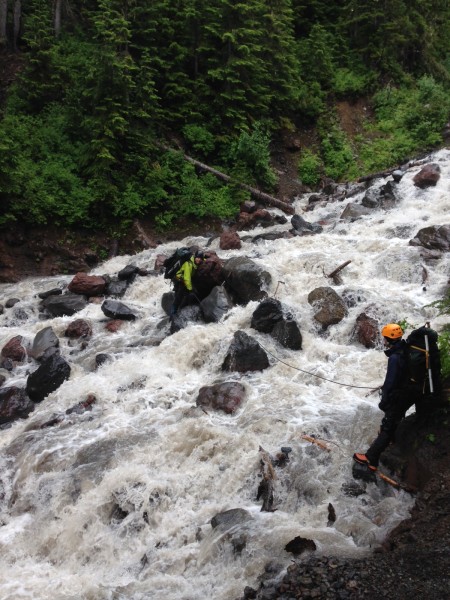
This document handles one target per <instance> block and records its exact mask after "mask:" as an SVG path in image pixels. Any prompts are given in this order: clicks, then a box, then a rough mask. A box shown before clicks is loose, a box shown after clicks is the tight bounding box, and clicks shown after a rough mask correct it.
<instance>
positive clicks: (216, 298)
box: [200, 285, 233, 323]
mask: <svg viewBox="0 0 450 600" xmlns="http://www.w3.org/2000/svg"><path fill="white" fill-rule="evenodd" d="M200 306H201V309H202V312H203V316H204V318H205V321H206V322H207V323H218V322H219V321H220V319H222V317H224V316H225V315H226V313H227V312H228V311H229V310H230V309H231V308H232V307H233V302H232V300H231V298H230V296H229V294H228V293H227V291H226V289H225V288H224V287H223V286H220V285H218V286H216V287H214V288H213V289H212V291H211V293H210V294H209V295H208V296H207V297H206V298H204V299H203V300H202V301H201V303H200Z"/></svg>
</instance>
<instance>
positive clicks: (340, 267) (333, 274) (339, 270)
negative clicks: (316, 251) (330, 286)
mask: <svg viewBox="0 0 450 600" xmlns="http://www.w3.org/2000/svg"><path fill="white" fill-rule="evenodd" d="M351 262H352V261H351V260H347V261H345V263H342V265H340V266H339V267H338V268H337V269H335V270H334V271H332V272H331V273H329V274H328V275H327V277H329V278H330V279H334V278H335V277H337V275H338V274H339V273H340V272H341V271H342V269H345V267H346V266H347V265H349V264H350V263H351Z"/></svg>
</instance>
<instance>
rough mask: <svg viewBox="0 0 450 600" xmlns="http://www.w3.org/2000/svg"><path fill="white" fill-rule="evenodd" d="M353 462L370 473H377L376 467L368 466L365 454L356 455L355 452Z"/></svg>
mask: <svg viewBox="0 0 450 600" xmlns="http://www.w3.org/2000/svg"><path fill="white" fill-rule="evenodd" d="M353 460H354V461H355V462H357V463H359V464H360V465H365V466H366V467H367V468H368V469H370V471H377V467H375V466H374V465H371V464H370V462H369V459H368V458H367V456H366V455H365V454H357V453H356V452H355V454H354V455H353Z"/></svg>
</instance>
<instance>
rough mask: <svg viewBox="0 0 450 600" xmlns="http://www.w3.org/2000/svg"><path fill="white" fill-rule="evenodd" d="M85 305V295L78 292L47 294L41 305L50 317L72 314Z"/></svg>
mask: <svg viewBox="0 0 450 600" xmlns="http://www.w3.org/2000/svg"><path fill="white" fill-rule="evenodd" d="M86 305H87V300H86V297H85V296H81V295H79V294H62V295H61V296H49V297H48V298H46V299H45V300H44V301H43V302H42V304H41V306H42V308H43V309H44V310H45V311H46V312H47V313H49V315H50V316H52V317H63V316H65V315H67V316H69V317H70V316H72V315H74V314H75V313H76V312H79V311H80V310H83V308H85V306H86Z"/></svg>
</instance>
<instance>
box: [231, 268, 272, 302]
mask: <svg viewBox="0 0 450 600" xmlns="http://www.w3.org/2000/svg"><path fill="white" fill-rule="evenodd" d="M223 273H224V276H225V281H226V284H225V285H226V287H227V289H228V290H229V291H230V292H231V293H232V295H233V297H234V298H235V299H236V301H237V302H238V303H239V304H247V303H248V302H250V301H251V300H262V299H263V298H265V297H267V292H266V289H267V288H268V287H269V286H270V284H271V282H272V277H271V275H270V273H269V272H268V271H265V270H264V269H263V268H262V267H260V266H259V265H257V264H256V263H255V262H254V261H253V260H251V259H250V258H248V257H246V256H236V257H233V258H230V259H229V260H227V261H226V263H225V264H224V266H223Z"/></svg>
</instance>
